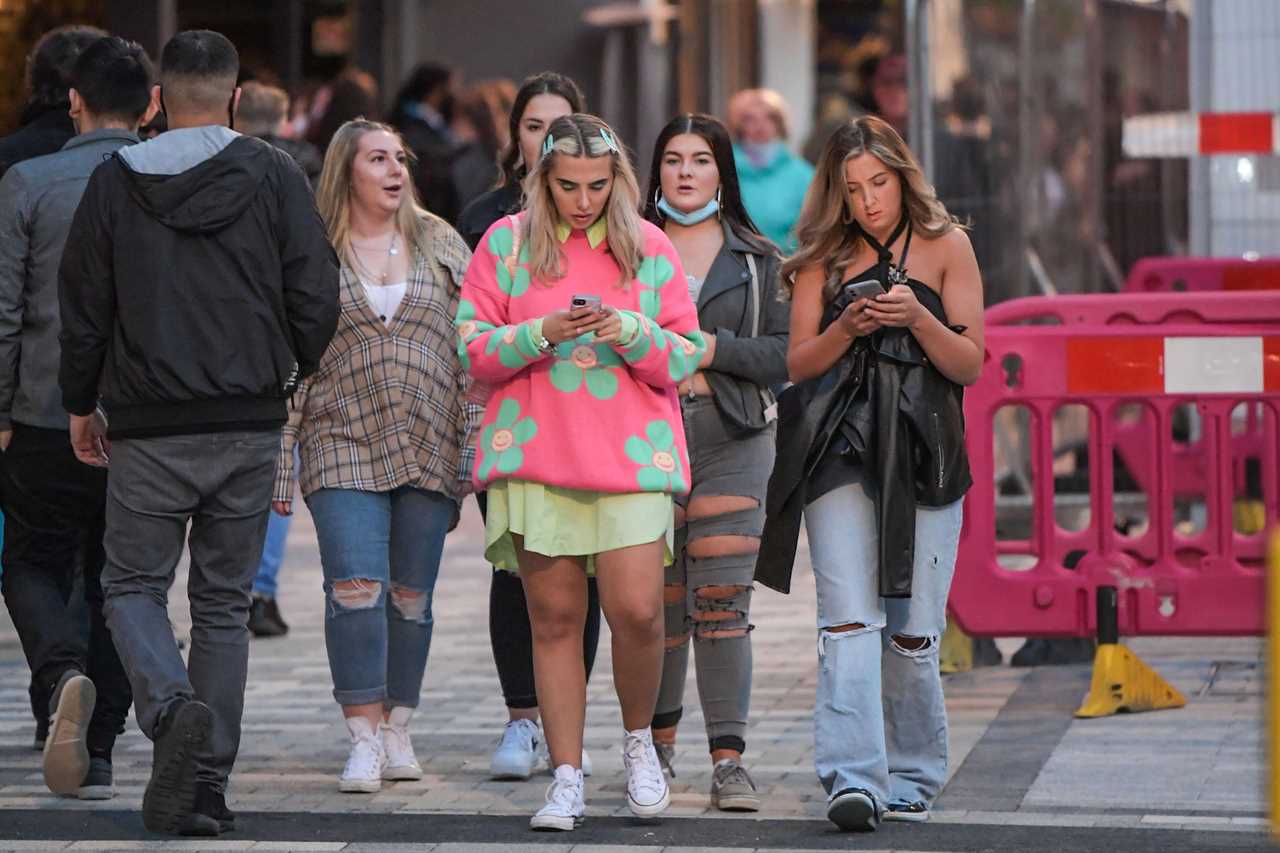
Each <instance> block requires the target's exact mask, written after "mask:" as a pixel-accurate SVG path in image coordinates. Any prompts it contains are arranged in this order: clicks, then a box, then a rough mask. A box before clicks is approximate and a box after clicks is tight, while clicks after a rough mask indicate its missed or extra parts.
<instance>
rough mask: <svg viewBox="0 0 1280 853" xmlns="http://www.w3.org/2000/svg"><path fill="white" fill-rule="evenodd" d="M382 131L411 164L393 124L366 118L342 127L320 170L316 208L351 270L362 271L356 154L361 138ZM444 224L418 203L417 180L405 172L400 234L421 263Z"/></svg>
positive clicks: (409, 153)
mask: <svg viewBox="0 0 1280 853" xmlns="http://www.w3.org/2000/svg"><path fill="white" fill-rule="evenodd" d="M377 130H381V131H385V132H386V133H389V134H391V135H392V136H394V137H395V138H396V139H398V140H399V141H400V145H401V146H402V147H404V151H405V154H406V156H407V157H408V158H409V163H412V162H413V161H414V160H415V159H416V158H415V157H414V154H413V152H412V151H410V150H409V148H408V146H406V145H405V144H404V139H403V138H402V137H401V136H400V134H399V133H398V132H397V131H396V129H395V128H393V127H392V126H391V125H389V124H383V123H382V122H380V121H370V120H368V119H365V118H356V119H352V120H351V121H349V122H346V123H345V124H343V125H342V126H341V127H339V128H338V131H337V133H335V134H334V135H333V141H332V142H330V143H329V148H328V150H327V151H325V154H324V168H323V169H321V170H320V182H319V186H317V188H316V207H317V208H318V209H319V210H320V218H321V219H323V220H324V226H325V230H326V231H327V232H328V235H329V243H330V244H332V246H333V248H334V251H336V252H337V253H338V257H339V258H340V259H341V260H342V263H343V264H344V265H345V266H346V267H347V268H348V269H351V270H354V269H357V268H358V261H357V260H356V257H355V253H354V252H353V251H352V249H351V171H352V164H354V163H355V159H356V152H357V151H359V149H360V139H361V138H362V137H363V136H364V135H365V134H366V133H372V132H374V131H377ZM433 220H435V221H437V222H444V220H443V219H440V218H439V217H438V216H436V215H435V214H433V213H430V212H429V211H427V210H426V209H425V208H423V207H422V205H421V204H419V203H418V195H417V193H416V192H415V191H414V187H413V177H412V175H411V174H410V171H409V169H408V168H407V167H406V168H405V170H404V184H403V187H402V189H401V190H400V208H399V210H397V211H396V231H398V232H399V233H400V237H401V239H403V240H404V242H405V246H406V247H408V249H409V250H410V251H411V252H412V253H413V254H412V257H413V258H414V259H415V260H417V259H420V258H425V257H428V256H430V254H431V245H430V244H431V227H432V226H431V223H432V221H433Z"/></svg>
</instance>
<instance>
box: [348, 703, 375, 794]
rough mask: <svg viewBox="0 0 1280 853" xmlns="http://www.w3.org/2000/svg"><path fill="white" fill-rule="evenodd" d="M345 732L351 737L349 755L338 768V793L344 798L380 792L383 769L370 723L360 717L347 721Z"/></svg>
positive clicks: (349, 718)
mask: <svg viewBox="0 0 1280 853" xmlns="http://www.w3.org/2000/svg"><path fill="white" fill-rule="evenodd" d="M347 731H348V732H350V733H351V754H350V755H348V756H347V766H346V767H344V768H342V777H341V778H340V779H339V780H338V790H339V791H342V792H343V793H346V794H376V793H377V792H378V791H381V790H382V770H383V768H384V767H386V765H387V754H386V753H385V752H383V751H382V741H381V740H380V739H379V738H378V733H377V732H375V731H374V730H373V723H371V722H369V721H368V720H366V719H365V718H364V717H348V718H347Z"/></svg>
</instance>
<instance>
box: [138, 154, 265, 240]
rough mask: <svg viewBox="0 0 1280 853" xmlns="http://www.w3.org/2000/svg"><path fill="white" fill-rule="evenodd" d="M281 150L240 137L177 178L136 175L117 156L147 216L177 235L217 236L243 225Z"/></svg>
mask: <svg viewBox="0 0 1280 853" xmlns="http://www.w3.org/2000/svg"><path fill="white" fill-rule="evenodd" d="M275 156H276V152H275V150H274V149H273V148H272V147H271V146H270V145H267V144H265V143H263V142H261V141H260V140H257V139H253V138H250V137H240V138H238V139H235V140H233V141H232V142H231V143H230V144H228V145H227V147H226V148H223V149H222V150H221V151H220V152H218V153H217V154H215V155H214V156H213V157H210V158H209V159H208V160H205V161H204V162H202V163H198V164H196V165H195V166H192V167H191V168H190V169H187V170H186V171H184V172H179V173H178V174H176V175H152V174H146V173H144V172H135V171H134V170H133V169H131V168H129V166H128V164H126V163H125V161H124V160H123V159H122V158H121V157H120V156H119V155H116V158H115V159H116V162H117V163H119V164H120V167H121V168H122V169H123V170H124V174H125V177H126V184H127V185H128V187H129V194H130V195H131V196H132V197H133V199H134V201H136V202H137V203H138V204H139V205H140V206H141V207H142V209H143V210H145V211H146V212H147V215H149V216H151V217H152V218H153V219H156V220H157V221H159V222H161V223H163V224H164V225H166V226H168V227H169V228H173V229H175V230H177V231H185V232H188V233H196V234H213V233H217V232H219V231H222V230H223V229H225V228H227V227H228V226H229V225H231V224H232V223H234V222H235V221H236V220H238V219H239V218H240V217H241V215H242V214H243V213H244V212H245V210H247V209H248V208H249V206H250V204H252V203H253V200H254V198H255V197H256V195H257V189H258V187H259V186H261V184H262V181H263V180H264V178H265V177H266V176H267V173H268V171H269V170H270V168H271V165H272V162H273V158H274V157H275Z"/></svg>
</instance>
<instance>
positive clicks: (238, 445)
mask: <svg viewBox="0 0 1280 853" xmlns="http://www.w3.org/2000/svg"><path fill="white" fill-rule="evenodd" d="M279 442H280V433H279V431H278V430H262V431H253V432H223V433H211V434H208V435H177V436H165V437H162V438H137V439H128V440H120V441H116V442H114V443H113V444H112V447H111V467H110V474H109V476H108V480H107V531H106V539H105V541H104V544H105V547H106V552H107V565H106V568H105V569H104V570H103V573H102V587H103V591H104V592H105V593H106V614H107V622H108V624H110V625H111V630H112V633H113V634H114V636H115V639H116V648H117V649H119V650H120V659H121V660H122V661H124V666H125V669H126V670H127V671H128V673H129V680H130V681H131V682H132V683H133V694H134V696H135V698H136V699H137V715H138V725H139V727H140V728H141V729H142V731H143V732H144V733H145V734H146V735H147V736H148V737H151V738H155V736H156V734H157V726H158V725H159V723H160V720H161V718H162V717H163V715H164V714H165V713H166V711H167V710H168V708H169V706H170V705H172V703H173V702H174V701H175V700H178V699H198V700H200V701H201V702H204V703H205V704H207V705H208V706H209V707H210V709H211V710H212V711H213V734H212V738H211V741H212V743H211V747H212V749H211V754H210V755H208V756H204V757H202V760H201V762H200V767H199V768H198V771H197V776H198V778H199V779H200V780H201V781H204V782H209V783H212V784H213V785H215V786H216V787H218V788H221V787H222V786H223V785H224V784H225V783H226V779H227V777H228V776H229V775H230V774H231V768H232V766H233V765H234V764H235V759H236V753H237V752H238V751H239V748H240V716H241V713H242V712H243V710H244V686H245V679H246V676H247V674H248V665H249V629H248V627H247V625H248V621H249V605H250V602H251V595H250V590H251V588H252V586H253V576H254V574H255V573H256V572H257V570H258V558H259V557H260V556H261V555H262V542H263V539H264V537H265V536H266V531H267V513H268V512H269V509H268V507H269V505H270V503H271V485H272V480H273V478H274V476H275V459H276V454H277V452H278V451H279ZM188 523H190V525H191V533H190V535H189V536H188V534H187V524H188ZM184 541H185V543H186V544H187V546H188V548H189V550H190V554H191V565H190V572H189V575H188V578H187V599H188V601H189V602H190V606H191V651H190V654H189V655H188V662H187V663H186V664H185V665H184V664H183V662H182V655H180V654H179V653H178V644H177V641H176V640H175V639H174V637H173V629H172V628H171V627H170V625H169V614H168V609H167V605H168V599H169V587H170V586H172V585H173V577H174V571H175V569H176V568H177V565H178V559H179V558H180V557H181V556H182V546H183V543H184Z"/></svg>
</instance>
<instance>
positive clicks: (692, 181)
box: [645, 115, 788, 811]
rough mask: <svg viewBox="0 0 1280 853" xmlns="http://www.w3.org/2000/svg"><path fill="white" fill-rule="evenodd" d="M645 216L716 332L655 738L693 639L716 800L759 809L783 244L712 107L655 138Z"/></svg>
mask: <svg viewBox="0 0 1280 853" xmlns="http://www.w3.org/2000/svg"><path fill="white" fill-rule="evenodd" d="M649 175H650V186H649V194H648V197H647V199H646V205H645V216H646V218H648V219H649V221H650V222H653V223H654V224H656V225H659V226H660V227H662V228H663V230H664V231H666V233H667V236H668V237H670V238H671V242H672V243H673V244H674V245H675V247H676V250H677V251H678V252H679V253H680V262H681V264H682V266H683V267H684V271H685V273H686V275H687V277H688V279H689V295H690V296H692V297H693V301H694V303H695V304H696V305H697V306H698V320H699V324H700V325H701V327H702V331H703V334H704V336H705V337H706V339H707V352H706V355H705V356H704V357H703V360H702V366H701V370H699V371H698V373H696V374H694V376H693V377H692V378H691V379H690V380H688V381H686V382H685V383H684V385H682V386H681V387H680V389H679V392H680V407H681V410H682V413H683V415H684V428H685V436H686V438H687V439H688V443H689V459H690V465H691V467H692V472H691V473H692V491H691V492H690V493H689V496H688V497H687V498H685V499H682V500H681V503H683V504H684V506H682V507H678V508H677V509H676V528H677V531H676V549H675V550H676V560H675V563H674V564H673V565H672V566H670V567H668V569H667V575H666V582H665V583H666V589H665V596H664V602H665V608H666V635H667V642H666V648H667V652H666V656H665V658H664V663H663V672H662V687H661V690H660V692H659V695H658V704H657V709H656V714H655V716H654V720H653V739H654V742H655V746H656V747H657V748H658V755H659V758H660V759H662V761H663V763H664V765H665V766H666V768H667V770H668V771H670V772H672V775H674V771H672V770H671V761H672V758H673V757H674V753H675V739H676V724H677V723H678V722H679V720H680V716H681V713H682V710H683V709H682V705H683V698H684V697H683V694H684V683H685V673H686V672H687V670H688V664H689V647H690V638H692V646H693V648H694V649H695V650H696V652H695V663H696V666H697V671H698V694H699V698H700V699H701V702H702V710H703V717H704V718H705V721H706V730H707V740H708V742H709V746H710V750H711V762H712V765H713V769H712V777H711V804H712V806H714V807H716V808H719V809H722V810H725V811H756V810H758V809H759V808H760V796H759V794H758V793H757V791H756V787H755V783H754V782H752V780H751V776H750V775H749V774H748V773H747V770H746V768H745V767H744V766H743V764H742V753H743V750H744V749H745V748H746V741H745V736H746V728H747V711H748V707H749V705H750V699H751V636H750V631H751V624H750V620H749V617H750V605H751V586H752V578H753V574H754V571H755V562H756V553H757V551H758V549H759V544H760V533H761V529H762V527H763V525H764V496H765V489H766V487H767V485H768V480H769V472H770V470H772V468H773V457H774V442H775V437H774V436H775V426H776V424H775V423H774V421H775V411H776V405H775V402H774V397H773V394H772V392H771V391H770V390H769V388H770V386H771V385H777V384H780V383H782V382H784V381H785V380H786V378H787V363H786V351H787V323H788V306H787V303H786V302H784V301H782V300H781V299H780V298H779V293H778V268H779V259H778V257H777V250H776V249H775V248H774V246H773V244H772V243H770V242H769V240H768V239H766V238H765V237H762V236H761V235H760V231H759V229H757V228H756V226H755V225H754V224H753V223H752V222H751V218H750V217H749V216H748V215H747V212H746V209H745V208H744V207H743V205H742V197H741V193H740V192H739V189H738V174H737V171H736V169H735V168H734V161H733V144H732V142H731V141H730V138H729V132H728V130H727V129H726V128H725V126H724V125H722V124H721V123H720V122H719V121H718V120H716V119H715V118H712V117H711V116H707V115H682V116H677V117H676V118H674V119H672V120H671V121H670V122H669V123H668V124H667V126H666V127H665V128H663V130H662V132H661V133H660V134H659V135H658V139H657V142H655V143H654V157H653V167H652V169H651V170H650V172H649Z"/></svg>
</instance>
